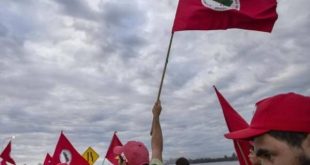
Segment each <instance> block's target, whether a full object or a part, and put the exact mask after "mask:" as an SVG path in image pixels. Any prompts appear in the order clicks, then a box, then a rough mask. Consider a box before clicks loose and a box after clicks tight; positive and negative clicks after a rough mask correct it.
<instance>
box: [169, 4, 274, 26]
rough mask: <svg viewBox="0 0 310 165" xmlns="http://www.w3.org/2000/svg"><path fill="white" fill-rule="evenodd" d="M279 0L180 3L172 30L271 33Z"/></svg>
mask: <svg viewBox="0 0 310 165" xmlns="http://www.w3.org/2000/svg"><path fill="white" fill-rule="evenodd" d="M276 7H277V1H276V0H179V5H178V8H177V11H176V16H175V20H174V25H173V29H172V31H173V32H174V31H182V30H219V29H228V28H240V29H247V30H257V31H264V32H271V31H272V28H273V25H274V23H275V21H276V20H277V18H278V15H277V12H276Z"/></svg>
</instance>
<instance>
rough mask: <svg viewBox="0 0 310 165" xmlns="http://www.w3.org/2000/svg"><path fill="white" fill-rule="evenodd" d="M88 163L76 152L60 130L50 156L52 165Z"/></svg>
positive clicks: (84, 164)
mask: <svg viewBox="0 0 310 165" xmlns="http://www.w3.org/2000/svg"><path fill="white" fill-rule="evenodd" d="M59 163H61V164H67V165H89V164H88V162H87V161H86V160H85V159H84V158H83V157H82V156H81V155H80V154H79V153H78V151H77V150H76V149H75V148H74V147H73V145H72V144H71V143H70V141H69V140H68V139H67V137H66V136H65V135H64V134H63V132H61V134H60V137H59V140H58V143H57V145H56V148H55V152H54V155H53V157H52V165H57V164H59Z"/></svg>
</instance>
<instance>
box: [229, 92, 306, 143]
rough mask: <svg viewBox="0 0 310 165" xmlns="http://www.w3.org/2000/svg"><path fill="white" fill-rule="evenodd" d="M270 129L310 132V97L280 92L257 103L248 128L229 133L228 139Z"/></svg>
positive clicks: (246, 136)
mask: <svg viewBox="0 0 310 165" xmlns="http://www.w3.org/2000/svg"><path fill="white" fill-rule="evenodd" d="M269 131H288V132H304V133H310V97H309V96H303V95H300V94H296V93H285V94H279V95H275V96H272V97H268V98H266V99H263V100H261V101H259V102H257V103H256V111H255V114H254V116H253V118H252V121H251V124H250V126H249V127H248V128H245V129H242V130H239V131H235V132H231V133H227V134H225V137H226V138H228V139H245V140H246V139H252V138H254V137H257V136H259V135H262V134H264V133H267V132H269Z"/></svg>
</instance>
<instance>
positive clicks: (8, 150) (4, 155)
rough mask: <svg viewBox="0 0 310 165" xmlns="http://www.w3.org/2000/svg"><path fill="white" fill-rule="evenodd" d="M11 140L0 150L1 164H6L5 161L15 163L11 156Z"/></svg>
mask: <svg viewBox="0 0 310 165" xmlns="http://www.w3.org/2000/svg"><path fill="white" fill-rule="evenodd" d="M10 154H11V141H10V142H9V143H8V145H7V146H6V147H5V149H4V150H3V151H2V153H1V155H0V157H1V158H2V161H1V164H6V162H9V163H11V164H14V165H15V161H14V160H13V159H12V157H11V155H10Z"/></svg>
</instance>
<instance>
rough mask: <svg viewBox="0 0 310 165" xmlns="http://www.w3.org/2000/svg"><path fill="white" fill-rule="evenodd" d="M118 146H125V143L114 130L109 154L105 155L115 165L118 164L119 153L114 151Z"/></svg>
mask: <svg viewBox="0 0 310 165" xmlns="http://www.w3.org/2000/svg"><path fill="white" fill-rule="evenodd" d="M116 146H123V144H122V142H121V141H120V140H119V138H118V137H117V135H116V132H114V134H113V137H112V140H111V143H110V146H109V148H108V151H107V154H106V155H105V157H106V158H107V159H108V160H109V161H110V162H111V163H112V164H114V165H118V160H117V159H116V156H117V155H116V154H114V152H113V149H114V147H116Z"/></svg>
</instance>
